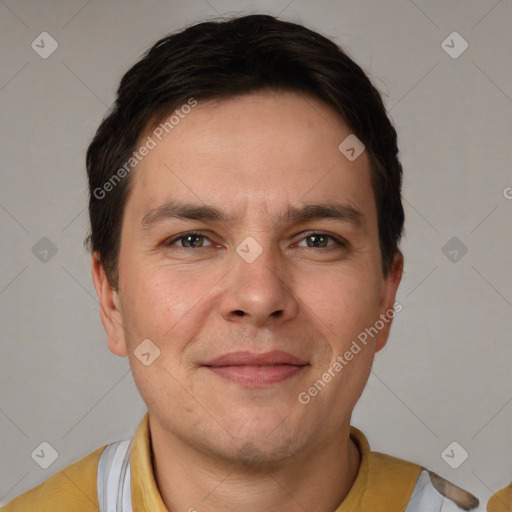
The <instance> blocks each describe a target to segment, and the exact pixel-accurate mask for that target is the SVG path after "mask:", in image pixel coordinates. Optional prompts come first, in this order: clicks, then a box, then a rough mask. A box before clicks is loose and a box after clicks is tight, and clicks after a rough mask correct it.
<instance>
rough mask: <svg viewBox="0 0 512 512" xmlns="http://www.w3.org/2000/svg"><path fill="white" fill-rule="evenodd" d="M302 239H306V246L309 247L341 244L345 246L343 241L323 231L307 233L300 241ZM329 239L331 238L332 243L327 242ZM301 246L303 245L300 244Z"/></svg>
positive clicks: (326, 246) (321, 247)
mask: <svg viewBox="0 0 512 512" xmlns="http://www.w3.org/2000/svg"><path fill="white" fill-rule="evenodd" d="M303 240H306V244H307V247H311V248H314V247H318V248H320V249H323V248H328V247H333V246H336V245H338V246H342V247H344V246H346V244H345V243H344V242H343V241H341V240H339V239H337V238H335V237H333V236H331V235H326V234H324V233H311V234H309V235H307V236H306V237H304V238H303V239H302V240H301V242H302V241H303ZM329 240H333V241H334V243H330V244H329ZM299 245H300V243H299ZM302 247H304V246H303V245H302Z"/></svg>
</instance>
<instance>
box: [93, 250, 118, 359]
mask: <svg viewBox="0 0 512 512" xmlns="http://www.w3.org/2000/svg"><path fill="white" fill-rule="evenodd" d="M91 270H92V278H93V281H94V288H95V289H96V294H97V296H98V302H99V305H100V316H101V323H102V324H103V327H104V328H105V332H106V333H107V339H108V348H109V350H110V351H111V352H112V353H113V354H115V355H118V356H126V355H127V349H126V343H125V336H124V328H123V322H122V314H121V307H120V301H119V293H118V292H117V291H116V290H115V289H114V288H113V287H112V285H111V284H110V282H109V280H108V277H107V275H106V272H105V268H104V266H103V263H102V262H101V260H100V258H99V255H98V253H97V252H95V253H93V255H92V263H91Z"/></svg>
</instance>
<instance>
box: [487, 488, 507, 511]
mask: <svg viewBox="0 0 512 512" xmlns="http://www.w3.org/2000/svg"><path fill="white" fill-rule="evenodd" d="M511 510H512V484H510V485H507V486H506V487H504V488H503V489H501V490H499V491H498V492H497V493H496V494H493V495H492V496H491V498H490V499H489V501H488V503H487V512H510V511H511Z"/></svg>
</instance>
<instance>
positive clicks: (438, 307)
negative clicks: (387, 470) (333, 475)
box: [0, 0, 512, 504]
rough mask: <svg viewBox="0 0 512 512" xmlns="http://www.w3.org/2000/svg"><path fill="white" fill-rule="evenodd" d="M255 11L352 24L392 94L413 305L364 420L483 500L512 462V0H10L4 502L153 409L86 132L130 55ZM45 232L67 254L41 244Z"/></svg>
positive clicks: (1, 36)
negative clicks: (93, 272) (123, 322)
mask: <svg viewBox="0 0 512 512" xmlns="http://www.w3.org/2000/svg"><path fill="white" fill-rule="evenodd" d="M250 12H268V13H272V14H275V15H277V14H280V15H281V17H283V18H285V19H289V20H292V21H299V22H303V23H305V24H307V25H308V26H310V27H311V28H313V29H316V30H319V31H321V32H322V33H324V34H326V35H329V36H331V37H333V38H336V41H337V42H338V43H339V44H341V45H342V46H343V47H344V48H345V49H346V50H347V51H348V53H349V54H350V55H351V56H352V57H353V58H354V59H355V60H356V61H357V62H358V63H359V64H360V65H361V66H362V67H363V68H364V69H365V70H366V71H367V72H368V73H369V75H370V77H371V79H372V81H373V82H374V84H375V85H376V86H377V87H378V88H379V90H380V91H381V92H382V93H383V94H384V100H385V104H386V107H387V109H388V111H389V113H390V116H391V117H392V119H393V122H394V124H395V126H396V128H397V131H398V134H399V145H400V148H401V158H402V162H403V165H404V169H405V183H404V207H405V210H406V237H405V239H404V241H403V244H402V249H403V252H404V254H405V261H406V263H405V274H404V278H403V281H402V284H401V286H400V289H399V293H398V300H399V301H400V302H401V303H402V304H403V306H404V309H403V311H402V312H401V313H399V314H398V315H397V317H396V319H395V324H394V327H393V329H392V333H391V338H390V341H389V342H388V345H387V346H386V347H385V349H384V350H383V351H382V352H380V353H379V354H378V355H377V359H376V362H375V365H374V369H373V373H372V375H371V377H370V380H369V383H368V386H367V388H366V390H365V392H364V394H363V398H362V399H361V401H360V403H359V404H358V406H357V407H356V410H355V412H354V416H353V421H352V424H353V425H355V426H357V427H359V428H360V429H362V430H363V432H364V433H365V434H366V435H367V437H368V438H369V441H370V444H371V446H372V448H373V449H375V450H378V451H384V452H386V453H389V454H392V455H395V456H397V457H402V458H405V459H408V460H411V461H414V462H417V463H420V464H422V465H424V466H427V467H429V468H430V469H431V470H433V471H436V472H438V473H440V474H441V475H442V476H444V477H446V478H448V479H449V480H451V481H453V482H454V483H457V484H459V485H461V486H463V487H465V488H468V489H470V490H472V491H473V493H475V494H477V495H478V496H479V497H480V498H481V499H482V500H484V501H486V500H487V498H488V497H489V495H490V494H491V493H492V492H494V491H496V490H497V489H498V488H501V487H503V486H505V485H506V484H507V483H509V482H510V480H511V479H512V447H511V445H512V443H511V436H510V425H511V419H512V404H511V403H510V402H511V401H512V389H511V388H512V386H511V379H510V368H511V359H512V358H511V355H512V348H511V347H512V342H511V339H510V333H511V332H512V315H511V313H512V272H511V271H510V261H511V248H512V229H511V227H510V219H511V218H512V200H509V199H507V197H506V195H508V197H509V198H510V197H512V189H507V187H512V172H511V168H510V163H511V143H512V139H511V133H512V99H511V98H512V64H511V55H512V52H511V50H512V30H511V29H510V27H512V1H511V0H501V1H497V0H478V1H477V0H451V1H447V0H439V1H433V0H430V1H429V0H414V2H413V1H412V0H379V1H377V0H373V1H371V0H337V1H334V0H319V1H316V2H311V1H307V0H292V1H290V0H273V1H272V2H271V1H270V0H268V1H261V2H256V1H252V2H249V1H239V2H233V1H227V0H190V1H186V2H178V1H176V0H174V1H172V0H154V1H137V2H135V1H124V2H123V1H120V0H116V1H114V0H110V1H103V2H101V1H99V0H92V1H87V0H68V1H50V0H43V1H41V0H38V1H36V0H18V1H15V0H5V1H2V2H0V41H1V45H2V51H1V53H0V110H1V124H0V141H1V142H0V143H1V148H2V149H1V157H0V180H1V187H0V233H1V238H0V240H1V242H0V243H1V246H0V247H1V249H0V339H1V354H0V379H1V380H0V382H1V390H2V393H1V398H0V431H1V444H0V460H1V464H0V504H1V503H6V502H7V501H9V500H10V499H12V498H13V497H15V496H16V495H18V494H20V493H21V492H23V491H25V490H27V489H29V488H31V487H33V486H34V485H36V484H38V483H40V482H42V481H43V480H45V479H46V478H48V477H49V476H50V475H51V474H53V473H55V472H57V471H58V470H60V469H61V468H63V467H64V466H66V465H68V464H70V463H71V462H73V461H75V460H77V459H79V458H81V457H83V456H84V455H86V454H88V453H90V452H91V451H92V450H94V449H96V448H98V447H100V446H102V445H104V444H106V443H108V442H111V441H114V440H117V439H123V438H128V437H129V436H131V435H132V433H133V432H134V430H135V428H136V426H137V424H138V423H139V421H140V419H141V417H142V416H143V414H144V412H145V410H146V409H145V405H144V403H143V402H142V400H141V399H140V397H139V395H138V393H137V390H136V388H135V385H134V383H133V380H132V377H131V374H130V372H129V366H128V361H127V359H125V358H118V357H116V356H114V355H113V354H111V353H110V352H109V351H108V349H107V347H106V337H105V334H104V331H103V327H102V325H101V323H100V318H99V312H98V304H97V301H96V297H95V293H94V288H93V285H92V280H91V277H90V266H89V256H88V254H87V253H86V251H85V249H84V248H83V246H82V242H83V239H84V237H85V235H86V232H87V229H88V219H87V211H86V201H87V196H86V177H85V168H84V152H85V148H86V146H87V144H88V142H89V140H90V138H91V137H92V136H93V134H94V131H95V129H96V128H97V126H98V124H99V123H100V121H101V119H102V117H103V115H104V114H105V112H106V109H107V107H108V106H110V105H111V103H112V102H113V100H114V94H115V89H116V88H117V85H118V82H119V80H120V78H121V76H122V74H123V73H124V72H125V71H126V70H127V69H128V67H130V66H131V65H132V64H134V63H135V61H136V60H137V59H138V58H139V56H140V55H141V54H142V52H144V51H145V50H146V49H147V48H148V47H149V46H150V45H152V44H153V43H154V42H156V40H158V39H159V38H160V37H162V36H163V35H165V34H166V33H168V32H170V31H173V30H175V29H178V28H180V27H183V26H185V25H190V24H192V23H195V22H196V21H200V20H204V19H205V18H209V17H213V16H218V15H219V14H221V15H226V14H235V13H250ZM44 31H46V32H49V33H50V34H51V36H52V37H53V38H55V40H56V41H57V42H58V45H59V46H58V48H57V50H56V51H55V52H54V53H53V54H52V55H51V56H50V57H49V58H47V59H43V58H41V57H40V56H39V55H38V54H37V53H36V52H35V51H34V50H33V49H32V48H31V42H32V41H33V40H36V42H37V40H40V39H36V38H38V36H39V34H41V33H42V32H44ZM453 31H457V32H458V33H459V34H460V35H461V36H462V37H463V38H464V39H465V40H466V41H467V42H468V44H469V47H468V49H467V50H466V51H465V52H464V53H462V55H460V56H459V57H458V58H452V57H451V56H450V55H448V54H447V53H446V51H445V50H444V49H443V47H442V46H441V43H442V42H443V40H445V39H446V38H447V36H448V35H449V34H451V33H452V32H453ZM448 44H449V45H451V46H455V50H457V49H458V48H460V45H459V43H457V42H456V41H454V42H453V43H452V42H450V40H448ZM507 190H508V193H507ZM43 237H47V238H48V239H49V240H51V242H52V244H54V245H55V247H56V248H57V252H56V254H54V255H52V252H51V250H50V251H49V252H48V253H47V254H45V253H44V252H42V251H44V250H45V249H46V250H48V245H45V244H48V242H47V241H42V242H39V241H40V239H41V238H43ZM452 237H457V239H458V240H456V242H455V245H454V246H453V247H452V246H451V245H450V246H448V247H447V248H445V249H444V250H443V248H444V247H445V244H447V242H448V241H449V240H450V239H451V238H452ZM38 242H39V245H36V244H37V243H38ZM41 244H42V245H41ZM462 244H464V246H465V247H467V251H468V252H467V254H465V255H463V256H462V254H463V250H462V249H463V246H462ZM34 246H36V248H35V249H33V247H34ZM453 250H456V251H457V253H454V252H451V253H450V251H453ZM454 259H455V261H453V260H454ZM42 441H47V442H48V443H50V444H51V445H52V446H53V447H54V448H55V450H56V451H57V452H58V454H59V456H58V458H57V460H56V461H55V462H54V463H53V465H51V466H50V467H49V468H48V469H42V468H40V467H39V466H38V465H37V464H36V462H35V461H34V460H33V459H32V458H31V453H32V452H33V450H34V449H35V448H36V447H38V446H39V444H40V443H41V442H42ZM452 441H457V442H458V443H459V444H460V445H461V446H462V447H463V448H464V449H465V450H466V451H467V452H468V453H469V457H468V459H467V460H466V461H465V462H464V463H463V464H461V465H460V466H459V467H458V468H457V469H452V468H451V467H450V466H449V465H448V464H447V463H446V462H445V461H444V460H443V458H442V457H441V453H442V452H443V450H444V449H445V448H446V447H447V446H448V445H449V444H450V443H451V442H452ZM457 450H458V449H457ZM457 450H455V452H450V455H451V453H453V454H454V455H453V457H452V459H457V458H458V457H460V453H461V452H460V450H459V451H457Z"/></svg>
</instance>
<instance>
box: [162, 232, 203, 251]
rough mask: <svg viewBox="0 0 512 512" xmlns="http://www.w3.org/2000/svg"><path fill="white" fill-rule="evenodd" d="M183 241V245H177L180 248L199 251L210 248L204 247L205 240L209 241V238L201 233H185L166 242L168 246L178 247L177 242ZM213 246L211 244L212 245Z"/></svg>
mask: <svg viewBox="0 0 512 512" xmlns="http://www.w3.org/2000/svg"><path fill="white" fill-rule="evenodd" d="M179 240H181V241H182V242H181V244H180V245H177V246H178V247H182V248H185V249H198V248H200V247H208V245H204V242H205V240H209V239H208V237H207V236H205V235H202V234H201V233H192V232H191V233H183V234H181V235H179V236H177V237H175V238H173V239H172V240H169V241H168V242H166V245H167V246H173V245H176V242H178V241H179ZM210 245H211V244H210Z"/></svg>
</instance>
